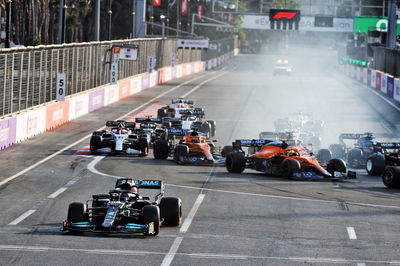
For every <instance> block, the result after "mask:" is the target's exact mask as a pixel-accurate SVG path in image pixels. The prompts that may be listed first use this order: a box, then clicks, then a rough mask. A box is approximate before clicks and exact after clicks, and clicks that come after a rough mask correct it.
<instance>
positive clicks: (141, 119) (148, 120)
mask: <svg viewBox="0 0 400 266" xmlns="http://www.w3.org/2000/svg"><path fill="white" fill-rule="evenodd" d="M162 121H163V120H162V118H144V117H138V118H135V122H136V123H158V124H161V123H162Z"/></svg>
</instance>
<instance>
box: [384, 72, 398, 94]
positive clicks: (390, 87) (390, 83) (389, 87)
mask: <svg viewBox="0 0 400 266" xmlns="http://www.w3.org/2000/svg"><path fill="white" fill-rule="evenodd" d="M394 82H395V79H394V78H393V77H391V76H388V78H387V89H386V95H387V96H389V98H393V96H394V89H395V87H394V86H395V85H396V84H395V83H394Z"/></svg>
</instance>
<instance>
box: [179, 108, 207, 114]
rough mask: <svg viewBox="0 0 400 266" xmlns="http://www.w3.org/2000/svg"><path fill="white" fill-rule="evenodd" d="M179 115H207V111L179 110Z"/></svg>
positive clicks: (199, 109) (198, 109) (196, 109)
mask: <svg viewBox="0 0 400 266" xmlns="http://www.w3.org/2000/svg"><path fill="white" fill-rule="evenodd" d="M179 114H181V115H194V116H198V115H205V111H204V110H203V109H201V108H195V109H182V110H179Z"/></svg>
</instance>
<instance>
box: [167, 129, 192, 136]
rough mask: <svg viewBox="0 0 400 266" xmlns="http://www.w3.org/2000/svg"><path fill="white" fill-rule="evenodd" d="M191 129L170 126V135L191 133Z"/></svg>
mask: <svg viewBox="0 0 400 266" xmlns="http://www.w3.org/2000/svg"><path fill="white" fill-rule="evenodd" d="M191 131H192V130H191V129H181V128H168V134H169V135H185V134H187V133H190V132H191Z"/></svg>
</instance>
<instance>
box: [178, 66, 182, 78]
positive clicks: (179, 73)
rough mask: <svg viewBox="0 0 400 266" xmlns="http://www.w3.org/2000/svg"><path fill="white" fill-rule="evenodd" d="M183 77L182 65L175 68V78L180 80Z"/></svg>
mask: <svg viewBox="0 0 400 266" xmlns="http://www.w3.org/2000/svg"><path fill="white" fill-rule="evenodd" d="M182 76H183V65H177V66H176V78H181V77H182Z"/></svg>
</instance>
